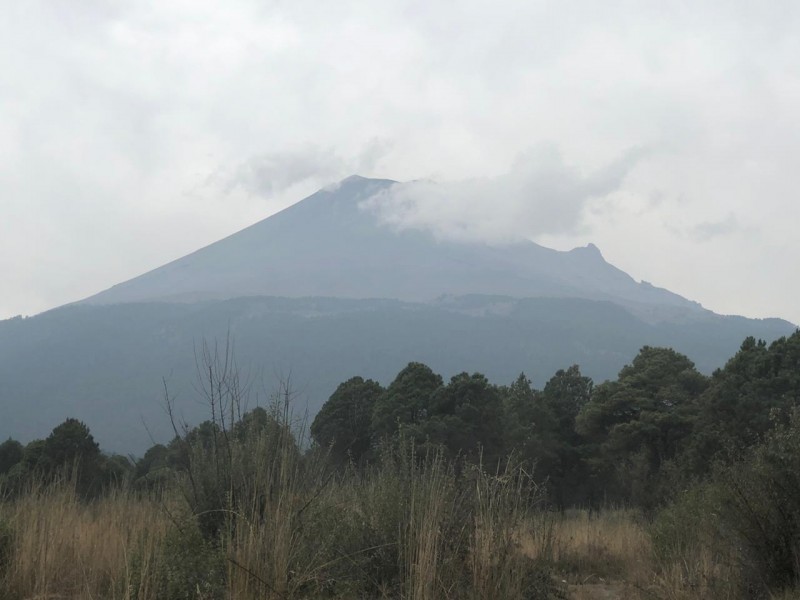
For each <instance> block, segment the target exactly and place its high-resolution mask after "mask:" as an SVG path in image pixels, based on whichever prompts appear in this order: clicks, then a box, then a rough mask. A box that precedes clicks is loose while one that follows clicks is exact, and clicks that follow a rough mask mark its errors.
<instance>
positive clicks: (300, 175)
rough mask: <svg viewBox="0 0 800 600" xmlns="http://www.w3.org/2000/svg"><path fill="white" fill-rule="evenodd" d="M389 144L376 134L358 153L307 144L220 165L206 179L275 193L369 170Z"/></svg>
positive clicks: (267, 194) (221, 185) (251, 191)
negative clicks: (233, 164)
mask: <svg viewBox="0 0 800 600" xmlns="http://www.w3.org/2000/svg"><path fill="white" fill-rule="evenodd" d="M390 148H391V144H390V143H389V142H388V141H386V140H382V139H379V138H373V139H371V140H369V141H368V142H367V143H366V144H365V145H364V147H363V148H362V149H361V150H360V152H358V153H357V154H356V155H354V156H352V157H349V158H344V157H342V156H341V155H340V154H339V153H337V152H336V151H335V150H334V149H333V148H321V147H319V146H316V145H313V144H308V145H305V146H302V147H299V148H292V149H288V150H286V151H283V152H274V153H264V154H259V155H256V156H253V157H251V158H249V159H248V160H246V161H244V162H242V163H240V164H239V165H238V166H236V167H234V168H233V169H229V170H228V171H227V172H226V170H225V169H224V168H222V169H220V170H219V171H217V172H216V173H214V174H213V175H212V176H211V177H210V178H209V180H208V182H207V183H209V184H210V185H211V186H212V187H213V188H220V189H221V190H222V191H223V192H225V193H226V194H228V193H231V192H233V191H235V190H237V189H243V190H244V191H245V192H246V193H247V194H249V195H251V196H258V197H273V196H276V195H278V194H281V193H283V192H284V191H286V190H288V189H290V188H292V187H293V186H295V185H298V184H303V183H310V184H313V185H316V186H321V185H324V184H326V183H329V182H331V181H333V180H339V179H342V178H343V177H347V176H349V175H354V174H360V173H369V172H371V171H373V170H374V169H375V168H376V166H377V164H378V163H379V162H380V160H381V159H382V158H383V157H384V156H385V155H386V153H387V151H388V150H389V149H390Z"/></svg>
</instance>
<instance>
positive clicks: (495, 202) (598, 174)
mask: <svg viewBox="0 0 800 600" xmlns="http://www.w3.org/2000/svg"><path fill="white" fill-rule="evenodd" d="M643 154H644V152H643V151H642V150H639V149H636V150H631V151H629V152H626V153H625V154H623V156H622V157H620V158H619V159H618V160H616V161H614V162H612V163H611V164H609V165H607V166H605V167H603V168H601V169H598V170H596V171H593V172H591V173H588V174H582V173H581V172H580V171H579V170H578V169H576V168H575V167H572V166H569V165H567V164H565V162H564V160H563V159H562V157H561V155H560V153H559V152H558V149H557V148H556V147H555V146H554V145H543V146H540V147H539V148H537V149H535V150H532V151H528V152H526V153H524V154H522V155H520V156H519V157H518V158H517V159H516V160H515V161H514V164H513V167H512V168H511V170H510V171H509V172H507V173H505V174H503V175H498V176H495V177H482V178H473V179H468V180H463V181H454V182H449V183H438V182H435V181H425V180H423V181H414V182H410V183H403V184H397V185H393V186H391V187H389V188H387V189H385V190H383V191H382V192H380V193H378V194H377V195H376V196H373V197H372V198H370V199H368V200H366V201H364V202H363V203H362V205H361V206H362V208H363V209H364V210H369V211H372V212H374V213H375V214H376V215H377V216H378V218H379V220H380V221H381V222H383V223H386V224H389V225H392V226H394V227H396V228H398V229H404V228H412V229H426V230H430V231H432V232H433V233H434V234H435V235H436V236H437V237H440V238H443V239H455V240H460V241H482V242H489V243H503V242H515V241H519V240H523V239H532V238H537V237H539V236H541V235H544V234H563V233H575V232H579V231H581V229H582V225H583V222H584V219H583V217H584V210H585V208H586V205H587V203H588V202H589V201H590V200H592V199H602V198H604V197H605V196H607V195H608V194H610V193H611V192H613V191H615V190H617V189H619V187H620V186H621V185H622V182H623V180H624V178H625V176H626V175H627V174H628V172H629V171H630V170H631V169H632V168H633V167H634V165H635V164H636V162H637V161H638V160H639V159H640V158H641V156H642V155H643Z"/></svg>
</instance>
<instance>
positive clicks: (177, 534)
mask: <svg viewBox="0 0 800 600" xmlns="http://www.w3.org/2000/svg"><path fill="white" fill-rule="evenodd" d="M132 563H133V564H132V567H131V571H132V580H131V585H130V597H132V598H134V599H137V598H140V597H142V598H152V597H155V598H159V600H218V599H219V600H221V599H222V598H224V597H225V589H226V577H225V575H226V571H225V567H226V563H225V557H224V554H223V551H222V550H221V549H220V548H219V547H217V546H215V545H213V544H211V543H210V542H208V541H207V540H205V539H204V538H203V535H202V534H201V532H200V528H199V527H198V524H197V521H196V520H195V519H194V518H181V519H179V520H178V521H176V523H175V525H174V526H173V527H172V528H171V529H170V530H169V531H168V532H167V535H166V538H165V539H164V543H163V546H162V547H161V548H160V550H159V552H158V553H157V554H156V559H155V563H154V564H151V565H145V564H143V561H142V558H141V556H134V558H133V561H132Z"/></svg>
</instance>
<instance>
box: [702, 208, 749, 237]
mask: <svg viewBox="0 0 800 600" xmlns="http://www.w3.org/2000/svg"><path fill="white" fill-rule="evenodd" d="M743 229H744V228H743V227H742V225H741V224H740V223H739V220H738V219H737V218H736V216H735V215H734V214H733V213H730V214H729V215H728V216H727V217H726V218H724V219H722V220H720V221H704V222H703V223H699V224H697V225H695V226H694V227H692V228H691V230H690V231H689V237H690V238H691V239H693V240H694V241H696V242H708V241H710V240H712V239H714V238H716V237H720V236H724V235H729V234H731V233H736V232H739V231H742V230H743Z"/></svg>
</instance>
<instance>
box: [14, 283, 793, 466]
mask: <svg viewBox="0 0 800 600" xmlns="http://www.w3.org/2000/svg"><path fill="white" fill-rule="evenodd" d="M228 331H230V334H231V337H232V338H233V340H234V344H235V351H236V356H237V358H238V363H239V366H240V368H241V369H242V371H243V373H244V374H246V375H247V378H248V379H249V380H250V381H251V382H252V384H253V385H252V394H251V403H252V404H255V403H260V404H262V405H263V404H264V403H265V402H266V401H267V398H268V396H269V394H270V393H271V392H272V391H273V390H274V389H275V386H276V383H277V380H278V379H279V378H280V377H281V376H282V377H287V376H289V375H290V374H291V380H292V384H293V387H294V389H295V391H296V392H297V403H296V409H297V410H298V411H300V412H303V411H304V410H305V409H306V408H307V409H308V411H309V415H310V417H312V418H313V415H314V414H315V413H316V411H317V410H318V409H319V407H320V406H321V405H322V404H323V402H324V401H325V400H326V399H327V398H328V396H329V395H330V394H331V393H332V392H333V390H334V389H335V388H336V386H337V385H338V384H339V383H341V382H342V381H344V380H346V379H348V378H349V377H351V376H353V375H356V374H358V375H362V376H364V377H370V378H373V379H376V380H378V381H381V382H382V383H384V384H386V383H388V382H389V380H390V379H391V378H392V377H393V376H394V375H395V374H396V373H397V372H398V371H399V370H400V369H401V368H402V367H403V366H404V365H405V364H407V363H408V362H409V361H412V360H413V361H420V362H424V363H426V364H428V365H430V366H431V367H432V368H433V369H434V370H436V371H437V372H439V373H441V374H442V375H443V376H445V377H450V376H452V375H454V374H456V373H457V372H460V371H462V370H470V371H480V372H483V373H485V374H486V375H487V376H488V377H489V378H490V379H491V380H492V381H494V382H496V383H510V382H511V381H512V380H513V379H514V378H515V377H516V376H517V375H518V374H519V373H520V372H521V371H524V372H525V373H526V374H528V376H530V377H531V378H532V379H533V380H534V383H536V384H539V385H541V384H543V383H544V381H546V380H547V379H548V378H549V377H551V376H552V374H553V373H554V372H555V371H556V370H557V369H559V368H564V367H567V366H569V365H571V364H574V363H578V364H580V365H581V368H582V370H583V372H584V373H585V374H587V375H589V376H591V377H592V378H594V379H595V380H596V381H602V380H605V379H607V378H613V377H615V376H616V374H617V372H618V371H619V369H620V368H621V367H622V366H623V365H624V364H626V363H627V362H629V361H630V360H631V358H632V357H633V356H634V355H635V354H636V352H637V351H638V350H639V348H640V347H641V346H642V345H645V344H650V345H664V346H671V347H674V348H675V349H677V350H679V351H680V352H683V353H685V354H687V355H688V356H689V357H691V358H692V359H693V360H694V361H695V362H696V363H697V365H698V367H699V368H700V369H701V370H702V371H704V372H706V373H708V372H710V371H712V370H713V369H715V368H717V367H721V366H722V365H723V363H724V361H725V360H727V358H728V357H730V356H732V355H733V354H734V353H735V351H736V349H737V348H738V347H739V345H740V343H741V341H742V340H743V339H744V337H746V336H747V335H755V336H757V337H762V338H765V339H774V338H776V337H778V336H780V335H784V334H787V333H791V331H793V327H792V326H791V325H790V324H788V323H786V322H785V321H780V320H777V319H776V320H764V321H755V320H749V319H743V318H731V317H714V318H709V319H706V320H703V321H697V322H689V323H675V322H662V323H658V324H652V323H647V322H645V321H643V320H641V319H639V318H637V317H635V316H634V315H632V314H631V313H630V312H628V311H627V310H625V309H624V308H622V307H620V306H618V305H615V304H613V303H611V302H607V301H592V300H583V299H546V298H540V299H524V300H515V299H512V298H503V297H487V296H471V297H450V298H446V299H442V300H441V301H440V302H438V303H435V304H422V303H409V302H400V301H395V300H343V299H324V298H306V299H288V298H269V297H248V298H237V299H231V300H224V301H205V302H197V303H163V302H162V303H129V304H119V305H109V306H92V305H75V306H66V307H63V308H60V309H56V310H53V311H49V312H46V313H43V314H41V315H38V316H35V317H30V318H27V319H21V318H17V319H11V320H7V321H2V322H0V382H2V389H1V390H0V393H1V394H2V398H3V405H4V406H5V407H7V408H6V410H5V414H4V415H3V418H2V419H0V438H7V437H8V436H13V437H15V438H17V439H22V440H29V439H32V438H35V437H41V436H44V435H46V434H47V433H48V432H49V431H50V430H51V429H52V428H53V427H54V426H55V425H57V424H58V423H59V422H61V421H62V420H63V419H64V418H66V417H68V416H76V417H78V418H80V419H82V420H84V421H85V422H86V423H87V424H88V425H89V426H90V427H91V429H92V431H93V432H94V434H95V437H96V438H97V440H98V441H99V442H100V444H101V446H102V447H104V448H106V449H109V450H116V451H124V452H140V451H142V450H143V449H144V448H146V447H148V446H149V445H150V444H151V443H152V442H151V439H150V434H149V433H148V430H149V432H150V433H151V434H152V435H153V437H154V438H155V439H157V440H165V439H167V438H168V437H169V436H170V433H171V430H170V427H169V423H168V420H167V417H166V414H165V412H164V410H163V403H162V400H163V385H162V378H163V379H166V381H167V384H168V386H169V390H170V392H171V394H173V395H174V396H175V397H176V402H177V406H178V410H179V413H180V414H181V415H182V416H183V417H184V418H185V419H187V420H188V421H190V422H194V423H196V422H197V421H198V420H199V419H201V418H205V417H206V415H207V408H206V407H205V406H203V405H202V404H200V403H198V397H199V395H198V393H197V391H196V390H195V386H196V383H197V370H196V366H195V362H194V349H195V348H196V347H198V346H199V345H200V344H201V343H202V341H203V339H206V340H209V341H212V342H213V341H214V340H219V341H220V342H223V343H224V340H225V337H226V335H227V332H228Z"/></svg>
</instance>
